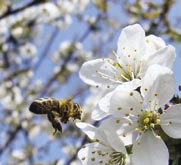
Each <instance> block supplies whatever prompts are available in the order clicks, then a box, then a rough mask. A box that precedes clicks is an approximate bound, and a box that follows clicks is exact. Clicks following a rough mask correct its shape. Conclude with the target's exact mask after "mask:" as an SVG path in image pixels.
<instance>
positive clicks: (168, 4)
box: [147, 0, 174, 34]
mask: <svg viewBox="0 0 181 165" xmlns="http://www.w3.org/2000/svg"><path fill="white" fill-rule="evenodd" d="M173 3H174V0H171V1H168V0H164V2H163V4H162V7H161V9H162V11H161V13H160V15H159V17H158V19H157V21H155V20H154V21H152V22H151V24H150V26H149V27H150V28H149V31H148V32H147V33H152V34H156V31H157V30H156V29H157V27H158V26H159V25H161V24H162V23H163V25H165V27H166V28H167V29H169V28H170V23H169V21H168V18H167V15H168V13H169V11H170V9H171V7H172V5H173Z"/></svg>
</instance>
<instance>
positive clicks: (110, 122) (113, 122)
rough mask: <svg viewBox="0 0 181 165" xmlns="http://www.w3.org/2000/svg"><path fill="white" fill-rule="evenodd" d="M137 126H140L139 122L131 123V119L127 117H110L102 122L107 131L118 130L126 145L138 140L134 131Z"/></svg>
mask: <svg viewBox="0 0 181 165" xmlns="http://www.w3.org/2000/svg"><path fill="white" fill-rule="evenodd" d="M136 127H138V125H137V122H135V123H134V124H132V125H130V120H128V119H126V118H109V119H106V120H104V122H103V123H102V124H101V128H104V130H106V131H107V132H116V134H118V135H119V137H120V139H121V140H122V142H123V143H124V145H130V144H133V142H134V141H136V138H137V133H135V132H134V130H135V128H136Z"/></svg>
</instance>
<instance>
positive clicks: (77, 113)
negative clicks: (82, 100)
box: [73, 103, 82, 120]
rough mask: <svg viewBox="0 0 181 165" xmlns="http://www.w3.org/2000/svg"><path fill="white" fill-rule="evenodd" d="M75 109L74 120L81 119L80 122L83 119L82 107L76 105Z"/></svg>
mask: <svg viewBox="0 0 181 165" xmlns="http://www.w3.org/2000/svg"><path fill="white" fill-rule="evenodd" d="M73 109H74V115H73V118H74V119H79V120H80V119H81V114H82V108H81V107H80V105H79V104H77V103H74V107H73Z"/></svg>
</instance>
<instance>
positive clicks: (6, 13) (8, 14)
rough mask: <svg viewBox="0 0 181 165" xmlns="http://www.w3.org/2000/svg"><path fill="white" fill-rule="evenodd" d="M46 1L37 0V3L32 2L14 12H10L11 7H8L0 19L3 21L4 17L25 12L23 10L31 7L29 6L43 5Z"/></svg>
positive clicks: (35, 0) (35, 1)
mask: <svg viewBox="0 0 181 165" xmlns="http://www.w3.org/2000/svg"><path fill="white" fill-rule="evenodd" d="M46 1H47V0H38V1H37V0H34V1H32V2H30V3H28V4H26V6H23V7H20V8H18V9H15V10H11V7H9V9H8V10H7V11H6V12H5V13H4V14H3V15H2V16H0V19H3V18H5V17H7V16H10V15H13V14H16V13H18V12H21V11H23V10H25V9H26V8H28V7H31V6H34V5H38V4H41V3H44V2H46Z"/></svg>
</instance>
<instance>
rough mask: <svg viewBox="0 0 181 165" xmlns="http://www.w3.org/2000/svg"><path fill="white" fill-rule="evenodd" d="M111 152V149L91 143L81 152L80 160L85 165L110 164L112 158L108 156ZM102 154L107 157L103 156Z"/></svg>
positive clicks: (79, 153)
mask: <svg viewBox="0 0 181 165" xmlns="http://www.w3.org/2000/svg"><path fill="white" fill-rule="evenodd" d="M112 151H113V150H112ZM110 152H111V148H110V147H106V146H104V145H102V144H100V143H90V144H86V145H85V146H84V147H83V148H82V149H80V150H79V152H78V158H79V159H80V160H81V162H82V164H83V165H98V164H108V163H109V159H110V156H109V155H107V154H109V153H110ZM102 154H103V155H106V156H103V155H102Z"/></svg>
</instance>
